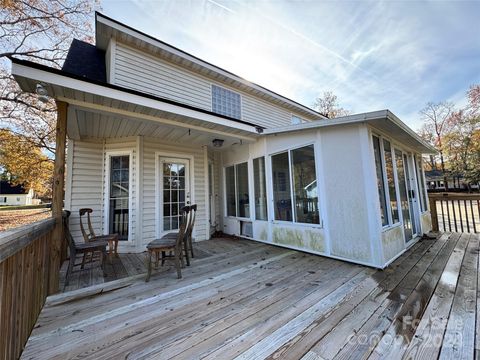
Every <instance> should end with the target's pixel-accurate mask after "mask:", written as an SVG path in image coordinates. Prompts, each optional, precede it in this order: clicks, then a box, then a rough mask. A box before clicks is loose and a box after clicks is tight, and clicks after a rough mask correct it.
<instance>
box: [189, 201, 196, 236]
mask: <svg viewBox="0 0 480 360" xmlns="http://www.w3.org/2000/svg"><path fill="white" fill-rule="evenodd" d="M196 214H197V204H193V205H191V206H190V222H189V227H188V231H187V236H190V237H191V236H192V233H193V227H194V226H195V216H196Z"/></svg>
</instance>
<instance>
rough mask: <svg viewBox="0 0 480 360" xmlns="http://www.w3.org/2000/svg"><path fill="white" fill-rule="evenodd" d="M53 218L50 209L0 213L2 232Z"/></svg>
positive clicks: (0, 228) (0, 229)
mask: <svg viewBox="0 0 480 360" xmlns="http://www.w3.org/2000/svg"><path fill="white" fill-rule="evenodd" d="M51 216H52V212H51V211H50V209H32V210H11V211H0V231H6V230H11V229H14V228H16V227H19V226H23V225H26V224H31V223H34V222H37V221H40V220H43V219H47V218H49V217H51Z"/></svg>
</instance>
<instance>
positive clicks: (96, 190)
mask: <svg viewBox="0 0 480 360" xmlns="http://www.w3.org/2000/svg"><path fill="white" fill-rule="evenodd" d="M68 147H69V148H68V151H71V153H72V154H73V158H72V167H71V171H72V173H71V175H69V178H70V176H71V188H70V191H69V192H68V194H71V195H70V198H69V199H65V204H66V205H67V204H69V205H70V206H69V207H68V208H67V209H68V210H70V211H71V212H72V214H71V216H70V229H71V231H72V235H73V238H74V239H75V241H79V242H82V241H83V237H82V233H81V231H80V218H79V215H78V210H80V209H81V208H85V207H88V208H92V209H93V213H92V214H91V215H92V216H91V219H92V225H93V229H94V230H95V232H96V233H97V234H101V233H102V230H103V225H102V221H103V202H102V198H103V195H102V190H103V182H102V181H103V179H102V166H103V164H102V162H103V144H101V143H91V142H82V141H73V140H70V141H69V144H68ZM67 186H68V184H67ZM66 196H67V194H66ZM67 206H68V205H67Z"/></svg>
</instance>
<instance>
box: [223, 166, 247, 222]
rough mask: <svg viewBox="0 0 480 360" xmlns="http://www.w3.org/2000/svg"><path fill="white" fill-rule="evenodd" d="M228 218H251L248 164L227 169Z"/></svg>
mask: <svg viewBox="0 0 480 360" xmlns="http://www.w3.org/2000/svg"><path fill="white" fill-rule="evenodd" d="M225 190H226V201H227V216H236V217H243V218H248V217H250V202H249V196H248V165H247V163H246V162H244V163H241V164H237V165H232V166H227V167H226V168H225Z"/></svg>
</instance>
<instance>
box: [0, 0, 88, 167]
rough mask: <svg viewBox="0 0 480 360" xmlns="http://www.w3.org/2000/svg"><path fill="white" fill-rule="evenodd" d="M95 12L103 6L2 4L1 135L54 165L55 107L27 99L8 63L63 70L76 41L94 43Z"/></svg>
mask: <svg viewBox="0 0 480 360" xmlns="http://www.w3.org/2000/svg"><path fill="white" fill-rule="evenodd" d="M95 6H97V0H0V129H8V130H9V131H10V132H11V133H13V134H14V135H17V136H20V137H22V138H23V139H24V141H27V142H30V143H31V144H32V145H33V146H34V147H36V148H38V149H39V150H40V151H42V152H46V153H47V154H49V158H50V159H51V155H53V153H54V151H55V138H54V135H55V122H56V107H55V103H54V102H53V101H49V102H47V103H43V102H40V101H39V100H38V99H37V97H36V96H35V95H32V94H26V93H23V92H22V91H21V89H20V88H19V87H18V85H17V83H16V82H15V80H14V79H13V77H12V76H11V75H10V61H9V60H8V58H9V57H19V58H23V59H27V60H32V61H35V62H38V63H42V64H45V65H48V66H52V67H56V68H59V67H60V66H61V65H62V63H63V61H64V59H65V57H66V54H67V51H68V48H69V45H70V43H71V40H72V38H78V39H80V40H84V41H90V42H91V41H92V40H93V36H92V24H93V21H92V20H93V10H94V8H95ZM0 166H2V164H0ZM3 167H5V164H3Z"/></svg>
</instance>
